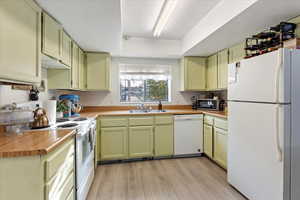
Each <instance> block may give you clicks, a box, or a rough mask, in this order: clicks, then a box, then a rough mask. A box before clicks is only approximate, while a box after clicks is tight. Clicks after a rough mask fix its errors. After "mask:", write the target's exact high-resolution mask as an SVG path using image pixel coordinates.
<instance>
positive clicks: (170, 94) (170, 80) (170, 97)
mask: <svg viewBox="0 0 300 200" xmlns="http://www.w3.org/2000/svg"><path fill="white" fill-rule="evenodd" d="M120 65H122V64H120ZM120 65H119V71H118V72H119V74H118V75H119V85H118V87H119V88H118V89H119V92H118V93H119V103H120V104H139V103H143V104H150V105H151V104H158V102H159V101H158V100H154V101H136V102H131V101H122V99H121V91H122V89H121V82H122V79H121V75H122V72H121V70H120ZM154 65H155V64H154ZM156 66H157V65H156ZM163 66H168V67H169V68H170V73H169V75H168V76H169V78H168V79H167V81H168V100H167V101H165V100H162V101H161V102H162V103H164V104H171V102H172V84H173V82H172V66H171V65H163ZM137 74H138V72H137ZM141 74H143V75H146V74H147V73H141ZM150 74H151V75H153V73H149V75H150ZM141 80H142V79H141ZM144 80H147V79H144Z"/></svg>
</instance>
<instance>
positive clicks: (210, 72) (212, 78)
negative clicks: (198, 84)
mask: <svg viewBox="0 0 300 200" xmlns="http://www.w3.org/2000/svg"><path fill="white" fill-rule="evenodd" d="M206 72H207V77H206V89H207V90H215V89H217V88H218V55H217V54H215V55H212V56H210V57H208V59H207V71H206Z"/></svg>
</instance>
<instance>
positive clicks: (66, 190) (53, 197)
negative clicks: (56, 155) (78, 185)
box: [45, 171, 75, 200]
mask: <svg viewBox="0 0 300 200" xmlns="http://www.w3.org/2000/svg"><path fill="white" fill-rule="evenodd" d="M74 185H75V177H74V172H73V171H72V172H71V173H70V174H69V175H68V176H67V177H66V179H65V180H60V179H55V180H54V181H51V183H48V184H46V188H45V199H46V200H66V199H67V197H69V194H70V193H71V192H72V190H73V189H74Z"/></svg>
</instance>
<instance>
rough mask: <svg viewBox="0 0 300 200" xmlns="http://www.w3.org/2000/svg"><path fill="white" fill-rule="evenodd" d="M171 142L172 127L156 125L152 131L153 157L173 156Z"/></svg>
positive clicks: (172, 142)
mask: <svg viewBox="0 0 300 200" xmlns="http://www.w3.org/2000/svg"><path fill="white" fill-rule="evenodd" d="M173 140H174V139H173V125H157V126H156V127H155V131H154V153H155V156H171V155H173V154H174V147H173V144H174V141H173Z"/></svg>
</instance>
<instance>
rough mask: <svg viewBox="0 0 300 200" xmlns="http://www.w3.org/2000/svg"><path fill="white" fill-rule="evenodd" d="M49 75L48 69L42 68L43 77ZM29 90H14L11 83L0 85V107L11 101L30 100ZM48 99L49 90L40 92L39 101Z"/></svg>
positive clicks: (22, 101)
mask: <svg viewBox="0 0 300 200" xmlns="http://www.w3.org/2000/svg"><path fill="white" fill-rule="evenodd" d="M44 77H47V70H45V69H43V70H42V78H44ZM28 95H29V91H25V90H14V89H11V86H10V85H0V107H2V106H4V105H7V104H11V103H25V102H28V101H29V96H28ZM47 99H48V91H46V92H41V93H40V94H39V101H41V102H42V101H44V100H47Z"/></svg>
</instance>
